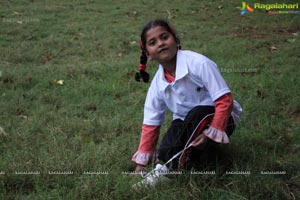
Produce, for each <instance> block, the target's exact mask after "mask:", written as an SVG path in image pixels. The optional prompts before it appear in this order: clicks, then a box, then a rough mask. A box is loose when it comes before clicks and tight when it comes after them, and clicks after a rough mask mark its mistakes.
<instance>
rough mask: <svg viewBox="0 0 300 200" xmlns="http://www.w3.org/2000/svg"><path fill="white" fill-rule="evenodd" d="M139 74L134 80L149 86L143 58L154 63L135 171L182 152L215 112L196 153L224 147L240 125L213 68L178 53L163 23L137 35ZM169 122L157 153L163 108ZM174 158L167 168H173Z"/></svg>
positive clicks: (177, 43)
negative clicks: (201, 123)
mask: <svg viewBox="0 0 300 200" xmlns="http://www.w3.org/2000/svg"><path fill="white" fill-rule="evenodd" d="M140 47H141V50H142V53H141V58H140V65H139V72H138V73H137V74H136V76H135V78H136V80H137V81H140V79H143V81H144V82H148V80H149V74H148V73H147V72H146V71H145V69H146V62H147V59H151V60H156V61H157V62H158V63H159V68H158V71H157V72H156V74H155V76H154V78H153V80H152V82H151V85H150V88H149V90H148V93H147V97H146V102H145V107H144V120H143V125H142V133H141V139H140V144H139V147H138V150H137V152H136V153H135V154H134V155H133V157H132V161H133V162H135V163H136V169H135V171H136V172H140V171H142V170H143V169H144V167H145V166H146V165H147V164H149V162H151V160H152V161H155V162H158V161H163V162H166V161H168V160H169V159H170V158H172V156H173V155H175V154H176V153H177V152H179V151H180V150H182V149H183V148H184V146H185V144H186V142H187V140H188V139H189V136H190V135H191V133H192V132H193V130H194V129H195V127H196V125H197V124H198V123H199V121H200V120H201V119H202V118H203V117H205V116H206V115H207V114H211V113H214V117H213V119H212V121H211V123H210V126H209V127H208V128H207V129H205V131H203V133H202V134H201V135H200V136H199V137H198V138H196V139H195V140H194V141H193V143H192V146H194V147H197V148H201V147H203V146H204V145H205V144H206V143H207V141H213V142H215V143H223V144H228V143H229V139H228V136H230V135H231V134H232V132H233V130H234V128H235V126H236V125H237V123H238V122H239V120H240V117H241V113H242V109H241V107H240V105H239V104H238V103H237V102H236V101H234V100H233V98H232V95H231V91H230V89H229V88H228V86H227V84H226V82H225V80H224V79H223V77H222V76H221V74H220V72H219V70H218V68H217V65H216V64H215V63H214V62H213V61H211V60H210V59H208V58H207V57H205V56H203V55H201V54H198V53H195V52H192V51H187V50H185V51H184V50H181V45H180V40H179V38H178V37H177V35H176V33H175V31H174V29H173V28H172V26H171V25H170V24H169V23H168V22H167V21H164V20H154V21H150V22H149V23H148V24H147V25H146V26H145V27H144V28H143V30H142V34H141V38H140ZM167 108H168V109H169V110H170V111H171V112H172V113H173V121H172V123H171V125H170V127H169V129H168V131H167V133H166V135H165V136H164V137H163V138H162V141H161V144H160V146H159V148H158V151H156V145H157V142H158V137H159V132H160V126H161V125H162V123H163V121H164V115H165V111H166V109H167ZM177 165H178V159H177V160H175V161H173V163H172V165H171V167H172V168H174V169H175V168H176V167H177Z"/></svg>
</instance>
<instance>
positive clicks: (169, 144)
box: [158, 106, 235, 169]
mask: <svg viewBox="0 0 300 200" xmlns="http://www.w3.org/2000/svg"><path fill="white" fill-rule="evenodd" d="M214 111H215V109H214V107H213V106H196V107H195V108H193V109H192V110H191V111H190V112H189V113H188V114H187V116H186V117H185V119H184V121H182V120H181V119H175V120H173V121H172V124H171V126H170V127H169V129H168V131H167V133H166V135H165V136H164V137H163V139H162V141H161V144H160V146H159V149H158V159H159V160H161V161H163V162H167V161H168V160H170V159H171V158H172V157H173V156H174V155H175V154H176V153H178V152H179V151H181V150H182V149H183V148H184V146H185V145H186V143H187V141H188V139H189V138H190V136H191V134H192V133H193V131H194V129H195V128H196V126H197V125H198V123H199V122H200V121H201V120H202V119H203V118H204V117H205V116H206V115H208V114H211V113H214ZM234 128H235V125H234V123H233V119H232V117H230V118H229V121H228V124H227V129H226V133H227V135H228V136H230V135H231V134H232V132H233V131H234ZM178 160H179V157H178V158H177V159H174V161H173V162H172V163H171V166H169V167H171V168H173V169H176V168H177V166H178Z"/></svg>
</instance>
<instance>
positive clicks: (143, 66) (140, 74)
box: [135, 19, 181, 82]
mask: <svg viewBox="0 0 300 200" xmlns="http://www.w3.org/2000/svg"><path fill="white" fill-rule="evenodd" d="M155 26H161V27H164V28H165V29H166V31H168V32H169V33H171V34H172V35H173V37H174V39H175V41H176V43H177V44H178V49H181V45H180V39H179V38H178V36H177V34H176V32H175V30H174V29H173V27H172V26H171V25H170V23H169V22H168V21H166V20H163V19H155V20H152V21H150V22H148V23H147V24H146V25H145V26H144V28H143V30H142V33H141V37H140V48H141V50H142V51H141V56H140V65H139V72H137V73H136V74H135V79H136V80H137V81H140V79H141V78H142V79H143V81H144V82H148V81H149V74H148V73H147V72H145V70H146V64H147V50H146V34H147V32H148V30H150V29H151V28H153V27H155Z"/></svg>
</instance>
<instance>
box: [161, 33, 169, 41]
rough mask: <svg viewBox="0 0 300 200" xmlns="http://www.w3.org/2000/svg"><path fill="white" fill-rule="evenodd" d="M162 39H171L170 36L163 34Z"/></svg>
mask: <svg viewBox="0 0 300 200" xmlns="http://www.w3.org/2000/svg"><path fill="white" fill-rule="evenodd" d="M161 38H162V39H163V40H167V39H168V38H169V34H163V35H162V36H161Z"/></svg>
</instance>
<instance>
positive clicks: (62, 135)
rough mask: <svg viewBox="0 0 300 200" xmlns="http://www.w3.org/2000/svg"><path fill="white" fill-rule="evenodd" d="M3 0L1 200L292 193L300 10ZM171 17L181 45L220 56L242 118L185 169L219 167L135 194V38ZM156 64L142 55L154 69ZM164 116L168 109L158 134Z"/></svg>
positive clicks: (298, 194) (138, 110)
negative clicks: (225, 138) (225, 140)
mask: <svg viewBox="0 0 300 200" xmlns="http://www.w3.org/2000/svg"><path fill="white" fill-rule="evenodd" d="M248 3H250V4H251V3H252V2H248ZM0 4H1V7H0V10H1V21H0V24H1V29H0V45H1V46H0V58H1V60H0V99H1V100H0V172H5V174H1V175H0V197H1V199H51V198H52V199H129V198H130V199H298V198H300V190H299V187H300V171H299V169H298V168H299V166H300V159H299V158H300V154H299V152H300V145H299V141H300V136H299V134H298V133H299V131H300V129H299V123H300V107H299V102H300V96H299V95H298V93H299V80H298V79H299V76H300V71H299V69H298V67H299V64H300V59H299V58H300V57H299V52H300V38H299V37H300V25H299V20H300V16H299V15H296V14H294V15H292V14H290V15H272V16H269V15H267V14H266V13H265V12H263V11H261V10H255V12H254V13H250V14H248V15H246V16H243V17H242V16H240V14H239V12H240V10H239V9H238V7H239V6H240V4H241V2H240V1H233V0H232V1H229V2H228V1H227V2H225V1H222V0H217V1H212V2H199V1H195V0H188V1H163V2H162V1H156V0H153V1H134V0H133V1H125V0H124V1H93V0H90V1H83V0H75V1H72V2H71V1H70V2H63V1H57V0H52V1H45V2H43V1H40V2H38V1H25V0H24V1H1V2H0ZM168 17H169V18H170V19H171V22H172V23H173V25H174V27H175V28H176V30H177V32H178V34H179V36H180V38H181V41H182V46H183V48H184V49H190V50H194V51H197V52H199V53H202V54H204V55H206V56H208V57H210V58H211V59H212V60H214V61H215V62H216V63H217V64H218V66H219V68H220V69H221V71H222V74H223V76H224V78H225V79H226V80H227V82H228V84H229V86H230V88H231V90H232V92H233V95H234V97H235V99H237V100H238V101H239V102H240V103H241V105H242V106H243V109H244V113H243V118H242V121H241V124H240V126H239V127H238V128H237V129H236V131H235V134H234V135H233V136H232V137H231V144H230V145H226V146H222V147H220V148H218V149H217V153H216V155H212V156H210V157H209V158H203V162H202V163H200V164H199V165H198V166H195V168H194V169H195V170H199V171H201V170H212V171H216V175H191V174H190V173H189V171H185V172H184V174H183V175H180V176H178V177H171V178H172V179H171V182H170V183H165V184H164V183H162V184H161V185H159V186H158V187H157V188H155V189H149V190H142V191H132V190H131V185H132V184H134V183H136V182H137V181H138V180H139V179H140V178H139V177H135V178H128V177H127V176H126V175H125V174H122V172H126V171H130V170H132V169H134V164H133V163H132V162H131V161H130V158H131V156H132V154H133V153H134V152H135V151H136V149H137V146H138V143H139V138H140V128H141V123H142V117H143V104H144V100H145V96H146V92H147V88H148V87H149V84H143V83H137V82H135V81H134V79H133V75H134V72H135V71H136V69H137V65H138V61H139V52H140V50H139V47H138V40H139V34H140V31H141V27H142V26H143V25H144V24H145V23H146V22H147V21H148V20H150V19H153V18H168ZM156 69H157V63H154V62H150V63H149V72H150V74H151V77H153V75H154V73H155V71H156ZM54 80H64V83H63V85H59V84H56V83H55V81H54ZM170 121H171V116H170V113H168V116H167V119H166V123H165V124H164V125H163V127H162V129H161V130H162V131H161V135H163V134H164V133H165V131H166V130H167V128H168V125H169V123H170ZM148 169H149V170H150V169H151V166H149V168H148ZM22 171H38V172H40V174H39V175H19V174H16V172H22ZM49 171H50V172H53V171H71V172H72V173H73V174H70V175H53V174H49ZM85 171H102V172H108V175H104V174H103V175H98V176H95V175H86V174H84V172H85ZM226 171H250V172H251V174H250V175H229V174H226ZM261 171H285V172H286V174H284V175H263V174H261Z"/></svg>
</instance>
